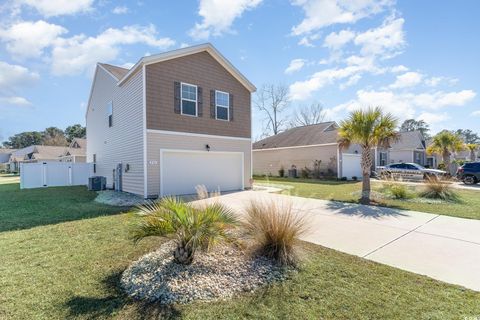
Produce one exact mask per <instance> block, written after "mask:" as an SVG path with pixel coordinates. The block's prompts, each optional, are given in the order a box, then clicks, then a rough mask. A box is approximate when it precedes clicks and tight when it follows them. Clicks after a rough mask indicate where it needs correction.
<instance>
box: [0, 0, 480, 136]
mask: <svg viewBox="0 0 480 320" xmlns="http://www.w3.org/2000/svg"><path fill="white" fill-rule="evenodd" d="M478 12H480V2H479V1H476V0H463V1H434V0H424V1H398V2H396V1H393V0H377V1H373V0H348V1H347V0H292V1H287V0H284V1H280V0H263V1H262V0H237V1H227V0H223V1H222V0H200V1H146V0H140V1H108V0H100V1H95V0H11V1H8V0H7V1H3V2H2V3H1V4H0V141H2V140H4V139H6V138H7V137H8V136H10V135H12V134H14V133H17V132H20V131H27V130H42V129H44V128H45V127H47V126H58V127H60V128H65V127H66V126H67V125H70V124H74V123H82V124H84V113H85V108H86V102H87V100H88V95H89V90H90V85H91V80H92V72H93V69H94V66H95V63H96V62H97V61H100V62H107V63H112V64H117V65H122V66H129V65H131V64H133V63H135V62H136V61H137V60H138V59H139V58H140V57H142V56H144V55H149V54H153V53H158V52H162V51H167V50H171V49H176V48H179V47H182V46H186V45H194V44H198V43H203V42H207V41H208V42H211V43H213V44H214V45H215V46H216V47H217V48H218V49H219V50H220V51H221V52H222V53H223V54H224V55H225V56H226V57H227V58H228V59H229V60H230V61H231V62H232V63H233V64H234V65H235V66H236V67H237V68H238V69H240V70H241V71H242V73H244V74H245V75H246V76H247V77H248V78H249V79H250V80H251V81H252V82H253V83H254V84H255V85H256V86H257V87H261V86H262V84H264V83H275V84H282V85H285V86H288V88H289V93H290V97H291V106H290V109H289V111H287V113H286V114H285V116H287V117H288V116H289V113H292V112H294V110H295V108H298V107H300V106H306V105H309V104H310V103H313V102H320V103H322V104H323V105H324V107H325V108H326V114H327V119H328V120H340V119H342V118H344V117H345V115H347V114H348V112H349V111H351V110H353V109H355V108H359V107H362V108H364V107H368V106H377V105H378V106H381V107H382V108H383V109H384V110H385V111H388V112H391V113H393V114H394V115H395V116H397V117H398V118H399V119H400V120H404V119H406V118H416V119H424V120H426V121H427V122H428V123H430V125H431V127H432V129H433V131H434V132H436V131H439V130H441V129H444V128H445V129H458V128H468V129H472V130H474V131H477V132H479V131H480V97H479V91H480V82H479V81H478V75H479V74H480V63H479V57H480V56H479V52H480V42H479V41H478V34H480V20H478V17H477V16H476V13H478ZM262 123H263V117H262V115H261V114H260V113H259V112H258V111H256V110H254V125H253V128H254V133H253V136H254V137H258V136H259V135H260V134H261V130H262Z"/></svg>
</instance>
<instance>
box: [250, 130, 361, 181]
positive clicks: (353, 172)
mask: <svg viewBox="0 0 480 320" xmlns="http://www.w3.org/2000/svg"><path fill="white" fill-rule="evenodd" d="M360 154H361V148H360V147H359V146H357V145H352V146H351V147H350V148H349V149H348V150H341V148H340V147H339V144H338V125H337V124H336V123H335V122H323V123H319V124H314V125H308V126H300V127H295V128H292V129H289V130H286V131H284V132H281V133H279V134H277V135H274V136H271V137H268V138H265V139H262V140H260V141H257V142H255V143H254V144H253V173H254V174H256V175H272V176H278V175H279V170H280V169H281V168H283V169H284V170H285V174H287V171H288V169H290V168H292V166H295V167H296V169H297V176H299V175H300V174H301V170H302V169H303V168H308V169H310V170H313V169H314V168H315V167H317V168H318V170H319V171H320V174H321V175H322V176H333V177H343V176H345V177H348V178H351V177H352V176H356V177H358V178H360V177H361V171H359V168H360ZM347 158H348V159H347ZM350 158H351V159H352V161H350Z"/></svg>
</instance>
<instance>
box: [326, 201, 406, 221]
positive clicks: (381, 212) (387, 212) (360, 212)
mask: <svg viewBox="0 0 480 320" xmlns="http://www.w3.org/2000/svg"><path fill="white" fill-rule="evenodd" d="M327 207H328V208H329V209H331V210H334V211H335V213H336V214H340V215H346V216H357V217H361V218H373V219H381V218H384V217H408V216H409V215H408V214H406V213H404V212H402V210H398V209H395V208H387V207H383V206H368V205H361V204H356V203H348V202H339V201H330V202H328V204H327Z"/></svg>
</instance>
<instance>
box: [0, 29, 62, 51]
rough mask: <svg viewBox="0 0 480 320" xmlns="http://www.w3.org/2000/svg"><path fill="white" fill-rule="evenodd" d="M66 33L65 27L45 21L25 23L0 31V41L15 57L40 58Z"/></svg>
mask: <svg viewBox="0 0 480 320" xmlns="http://www.w3.org/2000/svg"><path fill="white" fill-rule="evenodd" d="M66 32H67V29H65V28H64V27H62V26H59V25H56V24H50V23H48V22H45V21H43V20H39V21H36V22H31V21H24V22H19V23H16V24H13V25H11V26H10V27H8V28H6V29H0V39H1V40H2V41H3V42H5V43H6V47H7V50H8V52H10V53H11V54H12V56H14V57H22V58H25V57H38V56H41V55H42V54H43V50H44V49H45V48H46V47H48V46H50V45H52V44H53V43H54V42H55V40H56V39H57V38H58V37H59V36H60V35H62V34H64V33H66Z"/></svg>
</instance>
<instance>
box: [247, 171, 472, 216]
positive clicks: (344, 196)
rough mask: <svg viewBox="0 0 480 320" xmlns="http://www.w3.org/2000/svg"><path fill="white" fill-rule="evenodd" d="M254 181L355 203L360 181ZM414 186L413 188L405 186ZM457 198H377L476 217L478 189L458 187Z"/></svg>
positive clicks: (416, 208)
mask: <svg viewBox="0 0 480 320" xmlns="http://www.w3.org/2000/svg"><path fill="white" fill-rule="evenodd" d="M255 181H256V182H258V183H260V184H262V183H271V184H281V185H286V186H290V187H291V188H290V189H286V190H284V191H283V193H284V194H291V195H294V196H300V197H306V198H316V199H325V200H335V201H344V202H358V198H359V192H360V190H361V186H362V183H361V182H351V181H350V182H346V181H324V180H310V179H308V180H306V179H289V178H268V179H267V178H260V177H256V178H255ZM381 188H382V184H381V183H377V182H372V189H373V190H379V189H381ZM409 188H414V187H409ZM458 194H459V195H460V201H459V202H457V203H452V202H447V203H445V202H444V203H433V204H432V203H425V202H424V203H421V202H413V201H405V200H396V199H382V200H377V201H378V202H379V203H380V205H383V206H387V207H392V208H398V209H404V210H414V211H421V212H429V213H435V214H442V215H447V216H453V217H461V218H469V219H480V191H475V190H461V189H458Z"/></svg>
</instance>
